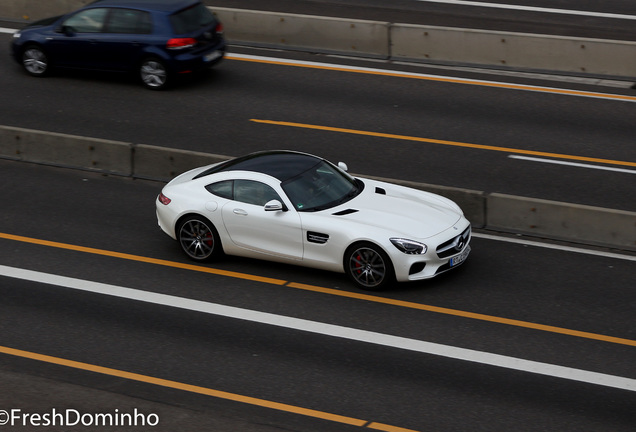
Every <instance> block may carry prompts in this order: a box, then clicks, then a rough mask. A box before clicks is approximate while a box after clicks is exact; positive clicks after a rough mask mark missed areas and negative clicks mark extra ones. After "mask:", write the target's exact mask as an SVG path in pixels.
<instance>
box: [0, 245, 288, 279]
mask: <svg viewBox="0 0 636 432" xmlns="http://www.w3.org/2000/svg"><path fill="white" fill-rule="evenodd" d="M0 238H4V239H7V240H15V241H19V242H23V243H33V244H37V245H40V246H50V247H54V248H59V249H67V250H72V251H76V252H85V253H90V254H94V255H103V256H108V257H113V258H121V259H125V260H129V261H139V262H144V263H148V264H157V265H162V266H166V267H175V268H180V269H184V270H192V271H198V272H203V273H211V274H215V275H219V276H228V277H233V278H238V279H247V280H251V281H255V282H264V283H269V284H274V285H285V284H286V283H287V281H284V280H280V279H272V278H268V277H262V276H254V275H249V274H245V273H238V272H233V271H227V270H220V269H214V268H209V267H203V266H198V265H192V264H182V263H178V262H175V261H167V260H161V259H156V258H148V257H143V256H139V255H131V254H125V253H120V252H113V251H107V250H103V249H95V248H90V247H84V246H76V245H71V244H67V243H58V242H53V241H48V240H40V239H34V238H30V237H22V236H17V235H12V234H6V233H0Z"/></svg>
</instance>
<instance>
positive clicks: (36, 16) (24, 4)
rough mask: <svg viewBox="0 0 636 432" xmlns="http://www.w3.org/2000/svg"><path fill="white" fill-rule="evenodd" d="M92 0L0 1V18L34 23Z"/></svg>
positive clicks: (69, 10) (61, 13)
mask: <svg viewBox="0 0 636 432" xmlns="http://www.w3.org/2000/svg"><path fill="white" fill-rule="evenodd" d="M92 1H94V0H0V18H6V19H11V20H18V21H27V22H34V21H37V20H40V19H42V18H48V17H51V16H57V15H63V14H65V13H68V12H71V11H73V10H75V9H78V8H80V7H82V6H84V5H87V4H88V3H91V2H92Z"/></svg>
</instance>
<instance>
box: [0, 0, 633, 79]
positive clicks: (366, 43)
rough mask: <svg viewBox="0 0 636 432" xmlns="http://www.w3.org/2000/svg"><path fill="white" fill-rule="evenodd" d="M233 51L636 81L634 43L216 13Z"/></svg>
mask: <svg viewBox="0 0 636 432" xmlns="http://www.w3.org/2000/svg"><path fill="white" fill-rule="evenodd" d="M89 1H90V0H0V18H3V17H4V18H13V19H19V20H22V19H26V20H27V21H34V20H36V19H40V18H43V17H46V16H51V15H58V14H62V13H65V12H69V11H71V10H73V9H75V8H77V7H79V6H82V5H84V4H86V3H88V2H89ZM212 10H213V11H215V12H216V13H217V15H218V16H219V18H220V19H221V21H222V22H223V23H224V26H225V33H226V36H227V39H228V41H229V42H230V43H232V44H238V45H240V44H243V45H250V46H266V47H275V48H281V49H294V50H302V51H310V52H324V53H339V54H344V55H354V56H362V57H373V58H385V59H394V60H409V61H419V62H428V63H438V64H461V65H473V66H480V67H490V68H512V69H522V70H533V71H544V72H559V73H575V74H584V75H585V74H588V75H594V76H604V77H617V78H618V77H621V78H628V79H632V78H636V42H623V41H612V40H602V39H584V38H574V37H562V36H548V35H535V34H524V33H510V32H495V31H486V30H473V29H462V28H450V27H434V26H419V25H409V24H399V23H388V22H380V21H364V20H352V19H342V18H326V17H319V16H309V15H294V14H287V13H278V12H263V11H251V10H243V9H229V8H216V7H212Z"/></svg>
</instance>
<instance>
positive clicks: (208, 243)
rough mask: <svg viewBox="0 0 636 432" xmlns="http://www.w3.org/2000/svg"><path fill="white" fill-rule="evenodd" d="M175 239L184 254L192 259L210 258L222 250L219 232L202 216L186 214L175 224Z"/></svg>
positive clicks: (216, 255) (204, 259) (206, 259)
mask: <svg viewBox="0 0 636 432" xmlns="http://www.w3.org/2000/svg"><path fill="white" fill-rule="evenodd" d="M177 240H178V241H179V245H180V246H181V249H182V250H183V252H185V254H186V255H187V256H188V257H189V258H190V259H192V260H194V261H199V262H202V261H208V260H212V259H214V258H216V257H218V256H219V255H221V253H222V251H223V247H222V246H221V240H220V238H219V233H218V232H217V231H216V228H214V225H213V224H212V223H211V222H210V221H209V220H207V219H206V218H204V217H202V216H196V215H192V216H188V217H186V218H185V219H183V220H182V221H180V222H179V225H178V226H177Z"/></svg>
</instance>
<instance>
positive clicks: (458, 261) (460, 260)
mask: <svg viewBox="0 0 636 432" xmlns="http://www.w3.org/2000/svg"><path fill="white" fill-rule="evenodd" d="M469 253H470V246H468V247H467V248H466V249H464V252H462V253H461V254H459V255H457V256H455V257H452V258H451V260H450V265H451V267H455V266H458V265H460V264H461V263H463V262H464V261H466V258H468V254H469Z"/></svg>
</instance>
